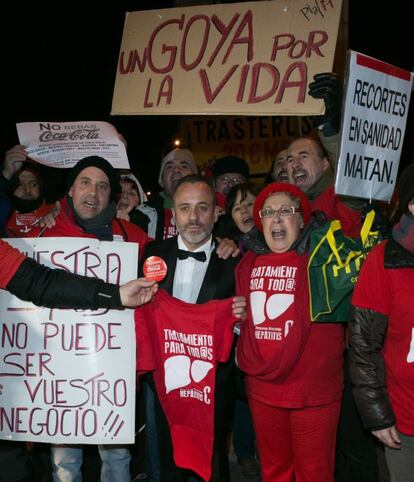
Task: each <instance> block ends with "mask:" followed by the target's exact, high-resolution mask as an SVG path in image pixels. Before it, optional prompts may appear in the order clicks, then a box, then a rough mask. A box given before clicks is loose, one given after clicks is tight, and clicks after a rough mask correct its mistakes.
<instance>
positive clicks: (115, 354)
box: [0, 238, 138, 444]
mask: <svg viewBox="0 0 414 482" xmlns="http://www.w3.org/2000/svg"><path fill="white" fill-rule="evenodd" d="M7 241H8V242H10V244H12V245H13V246H15V247H17V248H18V249H20V250H21V251H23V252H25V253H26V254H27V255H28V256H29V257H32V258H34V259H35V260H36V261H39V262H40V263H42V264H45V265H47V266H49V267H52V268H61V269H65V270H68V271H71V272H75V273H78V274H82V275H88V276H96V277H99V278H102V279H104V280H105V281H110V282H113V283H121V284H123V283H125V282H127V281H129V280H131V279H134V278H136V273H137V264H138V253H137V251H138V249H137V245H136V244H135V243H121V242H99V241H98V240H95V239H84V238H82V239H81V238H26V239H13V240H10V239H7ZM135 350H136V349H135V330H134V312H133V310H107V309H101V310H96V311H89V310H58V309H46V308H39V307H37V306H35V305H33V304H32V303H28V302H24V301H22V300H20V299H18V298H16V297H15V296H13V295H11V294H10V293H8V292H6V291H3V290H0V379H1V383H2V385H3V394H2V395H1V404H0V438H2V439H7V440H26V441H41V442H52V443H65V444H66V443H87V444H120V443H133V441H134V428H135V423H134V417H135V366H136V351H135Z"/></svg>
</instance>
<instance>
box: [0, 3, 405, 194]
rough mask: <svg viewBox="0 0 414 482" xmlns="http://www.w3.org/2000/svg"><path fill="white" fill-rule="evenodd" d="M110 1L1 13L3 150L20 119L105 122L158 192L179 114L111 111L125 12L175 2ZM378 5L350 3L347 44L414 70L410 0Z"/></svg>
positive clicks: (12, 139) (12, 141) (22, 7)
mask: <svg viewBox="0 0 414 482" xmlns="http://www.w3.org/2000/svg"><path fill="white" fill-rule="evenodd" d="M109 2H110V3H111V4H112V5H107V6H104V7H102V6H99V5H98V4H96V8H94V2H86V1H84V2H83V3H80V2H79V3H78V2H53V3H51V5H48V4H45V3H41V4H40V2H31V3H32V4H33V3H36V4H37V5H36V7H34V6H29V7H26V5H25V4H24V3H19V4H16V5H15V6H11V7H8V8H7V9H6V10H4V9H3V10H2V13H1V15H2V28H1V33H0V35H1V37H0V38H1V59H2V60H1V61H2V67H3V68H2V84H3V88H2V96H3V98H2V101H1V112H0V119H1V134H2V135H1V144H0V147H1V151H2V152H4V151H5V150H6V149H8V148H10V147H11V146H12V145H14V144H15V143H16V142H17V136H16V132H15V123H16V122H20V121H39V120H43V121H66V120H107V121H109V122H111V123H112V124H114V125H115V126H116V127H117V129H118V130H119V131H120V132H122V133H123V134H124V135H125V137H126V139H127V141H128V153H129V158H130V161H131V164H134V170H135V171H136V172H137V173H138V174H139V175H140V177H141V179H142V180H143V182H144V185H145V187H146V188H152V189H153V188H155V187H156V178H157V174H158V167H157V166H158V163H159V162H160V153H161V151H162V149H163V148H164V146H165V144H166V143H167V142H168V141H169V140H170V139H171V138H172V136H174V134H175V133H176V130H177V118H176V117H174V116H164V117H160V116H155V117H151V116H124V117H121V116H116V117H111V116H110V115H109V112H110V109H111V100H112V90H113V84H114V80H115V71H116V63H117V56H118V51H119V47H120V43H121V37H122V28H123V22H124V17H125V11H134V10H143V9H148V8H156V6H159V7H164V8H165V7H168V6H170V5H171V3H170V2H168V1H164V2H158V1H155V0H153V1H145V0H137V1H129V2H124V1H121V0H116V1H115V0H113V1H112V2H111V0H109ZM106 3H108V2H106ZM311 3H313V2H311ZM39 4H40V6H39ZM367 4H368V5H367ZM375 4H376V5H378V3H377V2H375V3H374V2H364V1H361V0H350V3H349V10H350V21H349V26H350V28H349V30H350V32H349V39H350V45H349V46H350V48H352V49H354V50H357V51H359V52H362V53H364V54H367V55H371V56H373V57H377V58H379V59H381V60H384V61H386V62H390V63H393V64H395V65H398V66H400V67H403V68H406V69H409V70H410V69H412V68H413V66H414V60H413V55H412V54H411V55H410V56H409V57H408V56H407V55H406V54H405V53H404V50H407V49H410V48H411V47H412V42H408V36H409V34H408V33H407V32H406V31H403V29H402V28H401V27H400V26H399V24H400V23H401V22H402V20H403V19H404V16H406V15H407V13H408V12H407V8H408V7H406V5H408V4H409V2H404V3H403V2H402V1H393V2H390V3H389V5H392V8H391V7H390V8H389V9H382V10H377V9H376V8H374V9H373V7H372V5H375ZM85 5H86V8H85ZM399 5H400V6H399ZM402 9H404V11H403V10H402Z"/></svg>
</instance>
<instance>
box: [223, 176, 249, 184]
mask: <svg viewBox="0 0 414 482" xmlns="http://www.w3.org/2000/svg"><path fill="white" fill-rule="evenodd" d="M217 181H222V182H233V183H234V184H242V183H243V182H244V181H245V178H244V177H243V176H219V177H218V178H217Z"/></svg>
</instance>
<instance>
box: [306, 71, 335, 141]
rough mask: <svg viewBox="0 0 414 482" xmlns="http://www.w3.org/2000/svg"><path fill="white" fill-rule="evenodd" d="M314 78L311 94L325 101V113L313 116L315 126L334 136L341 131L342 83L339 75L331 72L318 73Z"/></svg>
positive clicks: (310, 89)
mask: <svg viewBox="0 0 414 482" xmlns="http://www.w3.org/2000/svg"><path fill="white" fill-rule="evenodd" d="M313 79H314V81H313V82H311V83H310V84H309V95H310V96H311V97H313V98H314V99H323V101H324V102H325V114H324V115H320V116H315V117H314V118H313V123H314V126H315V127H316V128H318V129H320V130H322V132H323V133H324V135H325V136H333V135H334V134H337V133H338V132H339V127H340V124H341V105H342V84H341V82H340V80H339V79H338V76H337V75H336V74H333V73H330V72H327V73H321V74H316V75H315V76H314V77H313Z"/></svg>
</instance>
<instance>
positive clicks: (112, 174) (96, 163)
mask: <svg viewBox="0 0 414 482" xmlns="http://www.w3.org/2000/svg"><path fill="white" fill-rule="evenodd" d="M87 167H97V168H98V169H100V170H101V171H103V172H104V173H105V174H106V175H107V176H108V179H109V184H110V186H111V195H110V198H111V199H115V196H116V194H117V193H118V192H119V191H120V189H121V186H120V183H119V173H118V171H117V170H116V169H114V168H113V167H112V166H111V164H109V162H108V161H107V160H106V159H104V158H103V157H99V156H88V157H84V158H83V159H81V160H80V161H78V162H77V164H75V165H74V166H73V167H72V168H71V169H70V170H69V174H68V190H70V188H71V187H72V186H73V183H74V182H75V180H76V178H77V177H78V176H79V174H80V173H81V171H83V170H84V169H86V168H87Z"/></svg>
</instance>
